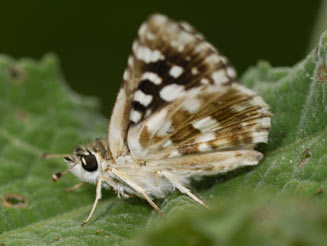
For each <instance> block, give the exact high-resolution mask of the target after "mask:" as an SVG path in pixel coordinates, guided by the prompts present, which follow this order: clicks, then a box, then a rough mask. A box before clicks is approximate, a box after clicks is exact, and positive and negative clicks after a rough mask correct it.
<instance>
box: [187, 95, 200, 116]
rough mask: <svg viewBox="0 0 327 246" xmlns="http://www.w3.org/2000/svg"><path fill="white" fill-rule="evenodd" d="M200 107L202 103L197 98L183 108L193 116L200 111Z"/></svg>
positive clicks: (189, 101)
mask: <svg viewBox="0 0 327 246" xmlns="http://www.w3.org/2000/svg"><path fill="white" fill-rule="evenodd" d="M200 106H201V101H200V100H199V99H197V98H192V99H191V100H188V101H186V103H185V104H184V105H183V108H184V109H185V110H186V111H187V112H189V113H190V114H193V113H195V112H197V111H198V110H199V108H200Z"/></svg>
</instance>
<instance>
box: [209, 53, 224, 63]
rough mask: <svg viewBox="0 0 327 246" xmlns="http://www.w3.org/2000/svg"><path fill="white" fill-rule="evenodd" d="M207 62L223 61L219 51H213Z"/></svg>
mask: <svg viewBox="0 0 327 246" xmlns="http://www.w3.org/2000/svg"><path fill="white" fill-rule="evenodd" d="M205 61H206V62H207V63H219V62H220V61H221V59H220V56H219V55H218V54H217V53H212V54H211V55H209V56H207V57H206V58H205Z"/></svg>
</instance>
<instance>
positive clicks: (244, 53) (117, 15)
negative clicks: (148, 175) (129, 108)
mask: <svg viewBox="0 0 327 246" xmlns="http://www.w3.org/2000/svg"><path fill="white" fill-rule="evenodd" d="M321 4H322V1H281V0H275V1H260V0H254V1H204V0H202V1H176V0H175V1H171V0H165V1H119V2H116V1H92V2H91V1H77V0H70V1H40V0H39V1H33V0H32V1H2V2H1V7H0V9H1V12H0V13H1V14H0V30H1V35H0V53H2V54H7V55H10V56H13V57H15V58H20V57H32V58H36V59H39V58H40V57H42V56H43V55H44V54H45V53H48V52H54V53H56V54H58V56H59V58H60V60H61V66H62V70H63V71H64V76H65V77H66V79H67V81H68V82H69V83H70V86H71V87H72V88H73V90H75V91H77V92H79V93H81V94H84V95H94V96H97V97H99V98H100V99H101V101H102V111H103V112H104V113H105V114H109V112H110V110H111V108H112V105H113V103H114V99H115V95H116V93H117V90H118V88H119V85H120V81H121V77H122V73H123V70H124V68H125V65H126V60H127V56H128V54H129V52H130V47H131V43H132V41H133V39H134V38H135V36H136V32H137V29H138V27H139V26H140V24H141V23H142V21H144V20H145V19H146V17H147V16H148V15H149V14H151V13H154V12H160V13H163V14H166V15H168V16H170V17H171V18H174V19H176V20H186V21H188V22H189V23H191V24H192V25H193V26H194V27H195V28H196V29H197V30H199V31H200V32H201V33H203V34H204V35H205V36H206V38H207V39H208V40H209V41H210V42H211V43H212V44H213V45H214V46H216V47H217V48H218V49H219V50H220V51H221V52H222V53H223V54H225V55H226V56H227V57H229V59H230V61H231V62H232V64H234V66H235V67H236V69H237V71H238V73H239V74H242V73H243V72H244V71H245V70H246V68H248V67H249V66H251V65H254V64H256V63H257V61H258V60H260V59H264V60H268V61H269V62H270V63H271V64H272V65H273V66H291V65H293V64H295V63H296V62H298V61H299V60H301V59H302V58H304V57H305V55H306V54H307V52H308V49H309V46H310V43H313V42H315V40H311V39H312V36H313V33H314V24H315V22H316V19H317V15H318V13H319V12H320V11H321V10H320V8H321ZM325 6H326V5H325ZM317 38H318V37H317Z"/></svg>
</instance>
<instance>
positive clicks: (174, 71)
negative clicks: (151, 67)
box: [169, 65, 184, 78]
mask: <svg viewBox="0 0 327 246" xmlns="http://www.w3.org/2000/svg"><path fill="white" fill-rule="evenodd" d="M183 71H184V69H183V68H182V67H180V66H176V65H174V66H172V67H171V69H170V70H169V75H170V76H172V77H174V78H178V77H179V76H180V75H181V74H182V73H183Z"/></svg>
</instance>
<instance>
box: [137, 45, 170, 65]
mask: <svg viewBox="0 0 327 246" xmlns="http://www.w3.org/2000/svg"><path fill="white" fill-rule="evenodd" d="M133 51H134V53H135V56H136V57H137V59H139V60H142V61H145V62H146V63H150V62H156V61H158V60H162V59H164V58H165V57H164V56H163V54H162V53H161V52H160V51H159V50H151V49H150V48H148V47H146V46H140V45H137V47H136V48H135V50H134V49H133Z"/></svg>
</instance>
